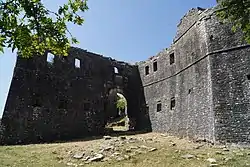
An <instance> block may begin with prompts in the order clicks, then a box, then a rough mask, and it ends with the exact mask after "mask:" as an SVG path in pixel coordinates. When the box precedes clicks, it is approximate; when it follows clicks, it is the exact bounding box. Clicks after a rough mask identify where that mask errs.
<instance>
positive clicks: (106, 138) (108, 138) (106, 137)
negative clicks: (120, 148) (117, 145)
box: [103, 136, 112, 140]
mask: <svg viewBox="0 0 250 167" xmlns="http://www.w3.org/2000/svg"><path fill="white" fill-rule="evenodd" d="M111 138H112V137H111V136H103V139H104V140H110V139H111Z"/></svg>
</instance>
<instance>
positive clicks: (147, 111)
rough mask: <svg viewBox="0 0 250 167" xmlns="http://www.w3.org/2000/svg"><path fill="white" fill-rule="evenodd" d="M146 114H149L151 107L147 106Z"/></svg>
mask: <svg viewBox="0 0 250 167" xmlns="http://www.w3.org/2000/svg"><path fill="white" fill-rule="evenodd" d="M146 113H149V106H148V105H146Z"/></svg>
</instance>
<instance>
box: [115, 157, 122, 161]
mask: <svg viewBox="0 0 250 167" xmlns="http://www.w3.org/2000/svg"><path fill="white" fill-rule="evenodd" d="M116 160H117V161H123V160H124V158H123V157H117V158H116Z"/></svg>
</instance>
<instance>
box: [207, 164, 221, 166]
mask: <svg viewBox="0 0 250 167" xmlns="http://www.w3.org/2000/svg"><path fill="white" fill-rule="evenodd" d="M209 166H219V165H218V164H210V165H209Z"/></svg>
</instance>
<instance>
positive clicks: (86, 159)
mask: <svg viewBox="0 0 250 167" xmlns="http://www.w3.org/2000/svg"><path fill="white" fill-rule="evenodd" d="M89 159H90V156H87V157H85V158H83V159H82V160H83V161H88V160H89Z"/></svg>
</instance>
